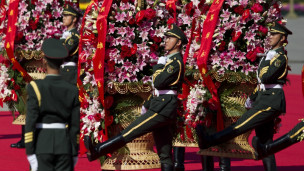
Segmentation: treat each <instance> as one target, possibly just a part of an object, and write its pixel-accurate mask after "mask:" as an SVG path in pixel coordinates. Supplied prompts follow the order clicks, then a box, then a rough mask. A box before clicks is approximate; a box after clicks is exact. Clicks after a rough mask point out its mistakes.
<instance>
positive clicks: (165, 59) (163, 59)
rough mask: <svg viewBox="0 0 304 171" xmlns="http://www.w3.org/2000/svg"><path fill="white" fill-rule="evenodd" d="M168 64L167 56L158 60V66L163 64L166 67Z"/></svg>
mask: <svg viewBox="0 0 304 171" xmlns="http://www.w3.org/2000/svg"><path fill="white" fill-rule="evenodd" d="M166 63H167V57H166V56H161V57H159V58H158V61H157V64H163V65H165V64H166Z"/></svg>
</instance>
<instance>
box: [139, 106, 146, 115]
mask: <svg viewBox="0 0 304 171" xmlns="http://www.w3.org/2000/svg"><path fill="white" fill-rule="evenodd" d="M146 112H147V108H145V106H144V105H142V107H141V113H140V114H141V115H143V114H145V113H146Z"/></svg>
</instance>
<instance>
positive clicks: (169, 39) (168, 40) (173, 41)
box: [165, 36, 178, 51]
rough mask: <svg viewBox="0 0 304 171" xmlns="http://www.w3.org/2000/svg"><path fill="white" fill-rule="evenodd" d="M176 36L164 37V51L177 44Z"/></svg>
mask: <svg viewBox="0 0 304 171" xmlns="http://www.w3.org/2000/svg"><path fill="white" fill-rule="evenodd" d="M177 41H178V38H176V37H170V36H168V37H166V38H165V51H169V50H172V49H174V46H175V45H176V44H177Z"/></svg>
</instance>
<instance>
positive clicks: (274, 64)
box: [196, 24, 288, 170]
mask: <svg viewBox="0 0 304 171" xmlns="http://www.w3.org/2000/svg"><path fill="white" fill-rule="evenodd" d="M276 25H277V26H276V27H275V26H273V27H272V28H271V30H270V31H271V32H276V33H277V31H280V32H278V33H281V32H283V33H284V34H285V33H286V30H285V29H286V28H285V27H284V28H283V27H281V26H280V25H278V24H276ZM278 27H279V28H278ZM284 31H285V32H284ZM286 34H287V33H286ZM268 59H270V60H268ZM287 73H288V58H287V56H286V55H285V53H284V48H283V47H280V48H278V49H275V50H272V51H270V52H268V53H267V57H264V58H262V59H261V62H260V65H259V69H258V72H257V76H258V81H259V84H258V87H257V88H256V90H255V91H254V93H253V94H252V95H251V96H250V100H251V101H253V104H252V106H253V107H252V108H251V109H249V110H248V111H247V112H245V113H244V114H243V115H242V116H241V117H240V118H239V119H238V120H237V122H236V123H234V124H233V125H231V126H230V127H227V128H226V129H224V130H223V131H220V132H217V133H215V134H213V135H210V136H208V135H206V133H205V132H204V128H203V127H202V126H198V127H197V128H196V130H197V133H198V137H199V146H200V148H203V149H205V148H208V147H210V146H214V145H217V144H221V143H224V142H226V141H228V140H230V139H232V138H234V137H236V136H239V135H241V134H243V133H245V132H247V131H249V130H251V129H254V128H255V130H256V135H257V136H258V137H259V138H260V139H261V141H262V143H269V142H272V138H273V134H274V120H275V118H277V117H278V116H279V115H280V114H281V113H285V111H286V102H285V95H284V91H283V85H284V84H285V83H286V77H287ZM263 162H264V166H265V169H266V170H272V169H273V168H275V159H274V156H269V157H268V158H267V159H266V158H265V159H264V160H263ZM267 163H268V164H267Z"/></svg>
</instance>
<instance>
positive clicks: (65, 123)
mask: <svg viewBox="0 0 304 171" xmlns="http://www.w3.org/2000/svg"><path fill="white" fill-rule="evenodd" d="M42 51H43V53H44V55H45V58H44V59H43V60H44V61H43V62H44V63H45V64H46V66H47V76H46V77H45V79H43V80H35V81H31V82H30V84H29V85H28V86H27V92H28V100H27V119H26V124H25V148H26V154H27V158H28V160H29V163H30V165H31V168H32V171H35V170H37V169H38V170H39V171H49V170H60V171H71V170H73V164H74V165H75V164H76V162H77V160H78V158H77V154H78V143H79V124H80V104H79V100H78V89H77V87H76V85H73V84H70V83H68V82H66V81H65V80H63V79H62V77H61V76H60V75H59V68H60V65H61V64H62V62H63V59H64V58H66V57H67V56H68V50H67V49H66V48H65V47H64V46H63V45H62V44H61V43H60V41H59V40H57V39H47V40H45V41H44V42H43V44H42Z"/></svg>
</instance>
